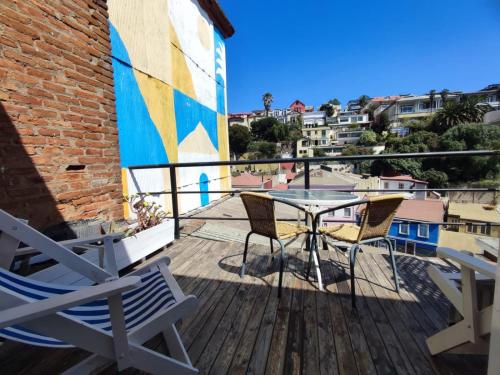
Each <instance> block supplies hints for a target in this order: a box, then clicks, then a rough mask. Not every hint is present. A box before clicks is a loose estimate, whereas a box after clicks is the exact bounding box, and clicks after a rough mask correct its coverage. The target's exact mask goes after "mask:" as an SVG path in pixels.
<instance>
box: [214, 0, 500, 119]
mask: <svg viewBox="0 0 500 375" xmlns="http://www.w3.org/2000/svg"><path fill="white" fill-rule="evenodd" d="M219 3H220V5H221V7H222V9H223V10H224V12H225V13H226V15H227V16H228V18H229V20H230V21H231V23H232V24H233V26H234V27H235V29H236V33H235V34H234V35H233V36H232V37H231V38H229V39H228V40H226V53H227V90H228V109H229V112H230V113H231V112H232V113H235V112H243V111H250V110H254V109H258V108H262V107H263V105H262V95H263V94H264V93H265V92H271V93H272V94H273V97H274V103H273V108H286V107H288V106H289V105H290V104H291V103H292V102H293V101H294V100H295V99H300V100H302V101H303V102H304V103H305V104H307V105H314V106H319V105H321V103H324V102H326V101H328V100H329V99H332V98H338V99H339V100H340V101H341V103H342V104H343V105H345V104H346V102H347V101H348V100H350V99H355V98H358V97H359V96H360V95H363V94H366V95H369V96H371V97H373V96H385V95H397V94H408V93H413V94H422V93H426V92H428V91H429V90H431V89H435V90H437V91H440V90H442V89H444V88H447V89H449V90H452V91H454V90H456V91H475V90H479V89H482V88H484V87H485V86H487V85H488V84H491V83H500V0H378V1H374V0H370V1H365V0H356V1H348V0H306V1H304V0H219Z"/></svg>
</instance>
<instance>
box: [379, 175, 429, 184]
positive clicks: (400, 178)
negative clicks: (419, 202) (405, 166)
mask: <svg viewBox="0 0 500 375" xmlns="http://www.w3.org/2000/svg"><path fill="white" fill-rule="evenodd" d="M380 179H381V180H392V181H410V182H418V183H421V184H426V185H427V184H428V182H427V181H421V180H416V179H414V178H413V177H412V176H410V175H401V176H380Z"/></svg>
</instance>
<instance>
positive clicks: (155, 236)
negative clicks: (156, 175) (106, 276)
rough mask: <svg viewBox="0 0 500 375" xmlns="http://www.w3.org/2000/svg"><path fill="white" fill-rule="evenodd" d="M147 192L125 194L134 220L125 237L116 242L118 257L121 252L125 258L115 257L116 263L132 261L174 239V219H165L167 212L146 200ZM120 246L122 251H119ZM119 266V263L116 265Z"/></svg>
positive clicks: (159, 248) (143, 256) (125, 199)
mask: <svg viewBox="0 0 500 375" xmlns="http://www.w3.org/2000/svg"><path fill="white" fill-rule="evenodd" d="M148 196H149V194H140V195H139V194H134V195H131V196H125V197H124V202H126V203H128V204H129V207H130V210H131V211H132V212H133V213H134V215H135V218H136V222H135V223H133V224H132V225H130V226H129V229H128V230H127V231H126V232H125V235H126V237H125V238H124V239H123V240H122V241H120V242H118V243H117V244H116V245H115V247H117V255H118V254H120V255H119V256H118V258H122V254H123V255H124V256H125V258H126V259H123V260H120V259H117V262H118V263H122V262H126V263H129V264H131V263H134V262H137V261H139V260H141V259H143V258H145V257H146V256H148V255H150V254H152V253H154V252H156V251H157V250H161V249H162V248H163V247H165V246H167V245H168V244H169V243H171V242H173V241H174V221H173V220H170V219H167V213H166V212H165V211H163V210H162V208H161V207H160V205H159V204H156V203H153V202H150V201H148V200H147V199H146V198H147V197H148ZM120 247H122V248H123V250H124V251H120V250H121V249H119V248H120ZM118 266H119V268H120V264H119V265H118Z"/></svg>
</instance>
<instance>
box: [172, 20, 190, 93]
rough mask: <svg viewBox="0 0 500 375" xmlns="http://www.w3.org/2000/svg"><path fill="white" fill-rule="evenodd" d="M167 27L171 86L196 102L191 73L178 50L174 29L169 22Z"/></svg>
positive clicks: (178, 43)
mask: <svg viewBox="0 0 500 375" xmlns="http://www.w3.org/2000/svg"><path fill="white" fill-rule="evenodd" d="M168 25H169V29H170V42H171V45H170V49H171V50H172V53H171V54H170V56H171V59H172V67H173V70H172V85H173V86H174V87H175V88H176V89H177V90H179V91H181V92H182V93H184V94H185V95H187V96H189V97H191V98H193V99H195V100H196V99H197V98H196V92H195V90H194V84H193V77H192V76H191V72H190V71H189V68H188V66H187V64H186V57H185V56H184V54H183V53H182V51H181V50H180V49H179V48H180V45H181V44H180V42H179V39H178V38H177V33H176V32H175V29H174V28H173V26H172V24H171V23H170V22H169V24H168Z"/></svg>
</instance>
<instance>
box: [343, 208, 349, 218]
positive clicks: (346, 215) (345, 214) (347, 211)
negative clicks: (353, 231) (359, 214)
mask: <svg viewBox="0 0 500 375" xmlns="http://www.w3.org/2000/svg"><path fill="white" fill-rule="evenodd" d="M344 217H351V208H350V207H349V208H344Z"/></svg>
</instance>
